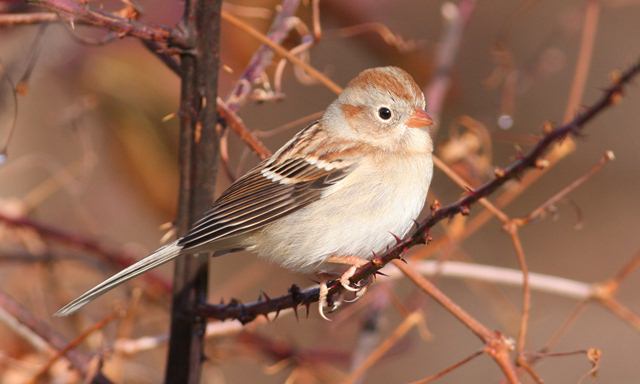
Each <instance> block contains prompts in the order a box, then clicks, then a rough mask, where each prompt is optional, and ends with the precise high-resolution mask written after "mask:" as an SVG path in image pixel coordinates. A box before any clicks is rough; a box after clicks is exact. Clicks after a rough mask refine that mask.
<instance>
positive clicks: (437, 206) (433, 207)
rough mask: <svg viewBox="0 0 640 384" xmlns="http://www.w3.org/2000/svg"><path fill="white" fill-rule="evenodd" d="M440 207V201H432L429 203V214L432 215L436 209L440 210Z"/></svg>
mask: <svg viewBox="0 0 640 384" xmlns="http://www.w3.org/2000/svg"><path fill="white" fill-rule="evenodd" d="M440 207H442V205H440V200H438V199H435V200H433V203H431V205H430V206H429V209H431V214H432V215H433V214H434V213H435V212H436V211H437V210H438V209H440Z"/></svg>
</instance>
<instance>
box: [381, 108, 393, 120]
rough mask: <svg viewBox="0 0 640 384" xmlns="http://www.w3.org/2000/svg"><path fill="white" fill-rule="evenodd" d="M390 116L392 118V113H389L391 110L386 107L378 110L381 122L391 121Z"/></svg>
mask: <svg viewBox="0 0 640 384" xmlns="http://www.w3.org/2000/svg"><path fill="white" fill-rule="evenodd" d="M392 116H393V113H391V109H389V108H387V107H380V108H378V117H379V118H380V119H381V120H384V121H387V120H389V119H391V117H392Z"/></svg>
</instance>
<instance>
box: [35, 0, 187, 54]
mask: <svg viewBox="0 0 640 384" xmlns="http://www.w3.org/2000/svg"><path fill="white" fill-rule="evenodd" d="M30 2H31V3H33V4H35V5H37V6H40V7H42V8H46V9H49V10H51V11H53V12H55V13H57V14H58V15H60V18H62V19H63V20H65V21H68V22H69V23H71V24H72V25H73V23H76V22H83V23H86V24H89V25H92V26H95V27H102V28H106V29H108V30H111V31H113V32H116V33H117V34H118V35H119V36H120V37H124V36H133V37H137V38H139V39H142V40H151V41H155V42H160V43H167V44H168V45H172V46H176V47H181V48H186V47H187V46H188V45H187V44H186V42H185V41H184V39H183V37H182V36H181V35H180V34H179V32H177V30H172V29H168V28H165V27H160V26H154V25H147V24H143V23H141V22H139V21H136V20H131V19H128V18H124V17H121V16H119V15H115V14H113V13H109V12H104V11H101V10H95V9H91V8H89V6H88V4H87V3H85V2H80V1H79V2H76V1H74V0H30ZM42 21H44V20H41V22H42ZM47 21H48V20H47Z"/></svg>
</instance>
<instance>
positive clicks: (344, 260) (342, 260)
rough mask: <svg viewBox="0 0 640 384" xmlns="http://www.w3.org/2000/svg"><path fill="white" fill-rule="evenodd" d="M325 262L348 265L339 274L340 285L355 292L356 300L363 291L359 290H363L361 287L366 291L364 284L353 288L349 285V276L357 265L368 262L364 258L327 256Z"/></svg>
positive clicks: (355, 269) (354, 271)
mask: <svg viewBox="0 0 640 384" xmlns="http://www.w3.org/2000/svg"><path fill="white" fill-rule="evenodd" d="M326 262H327V263H332V264H344V265H350V267H349V269H347V271H346V272H345V273H343V274H342V275H341V276H340V285H342V287H343V288H344V289H346V290H347V291H351V292H357V293H356V300H357V299H359V298H360V297H361V296H362V295H363V294H364V292H362V293H360V292H361V291H363V289H364V290H365V291H366V285H365V286H364V287H356V288H354V287H352V286H351V278H352V277H353V275H354V274H355V273H356V271H357V270H358V268H359V267H361V266H363V265H365V264H366V263H367V262H368V261H367V260H366V259H363V258H361V257H358V256H329V258H327V260H326Z"/></svg>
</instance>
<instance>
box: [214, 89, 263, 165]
mask: <svg viewBox="0 0 640 384" xmlns="http://www.w3.org/2000/svg"><path fill="white" fill-rule="evenodd" d="M218 115H219V116H220V118H222V119H224V121H225V122H226V125H227V127H229V128H231V130H232V131H234V132H235V133H236V134H237V135H238V137H240V139H241V140H242V141H244V142H245V143H246V144H247V145H248V146H249V148H251V149H252V150H253V151H254V152H255V153H256V154H258V156H260V158H261V159H263V160H264V159H266V158H267V157H269V156H271V151H269V148H267V147H266V146H265V145H264V144H263V143H262V142H261V141H260V139H258V138H257V137H256V135H254V134H253V133H252V132H251V131H249V129H248V128H247V127H246V125H244V122H243V121H242V119H241V118H240V116H238V115H236V114H235V112H233V110H232V109H231V108H230V107H229V106H227V105H226V104H225V102H224V101H222V99H220V98H218Z"/></svg>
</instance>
